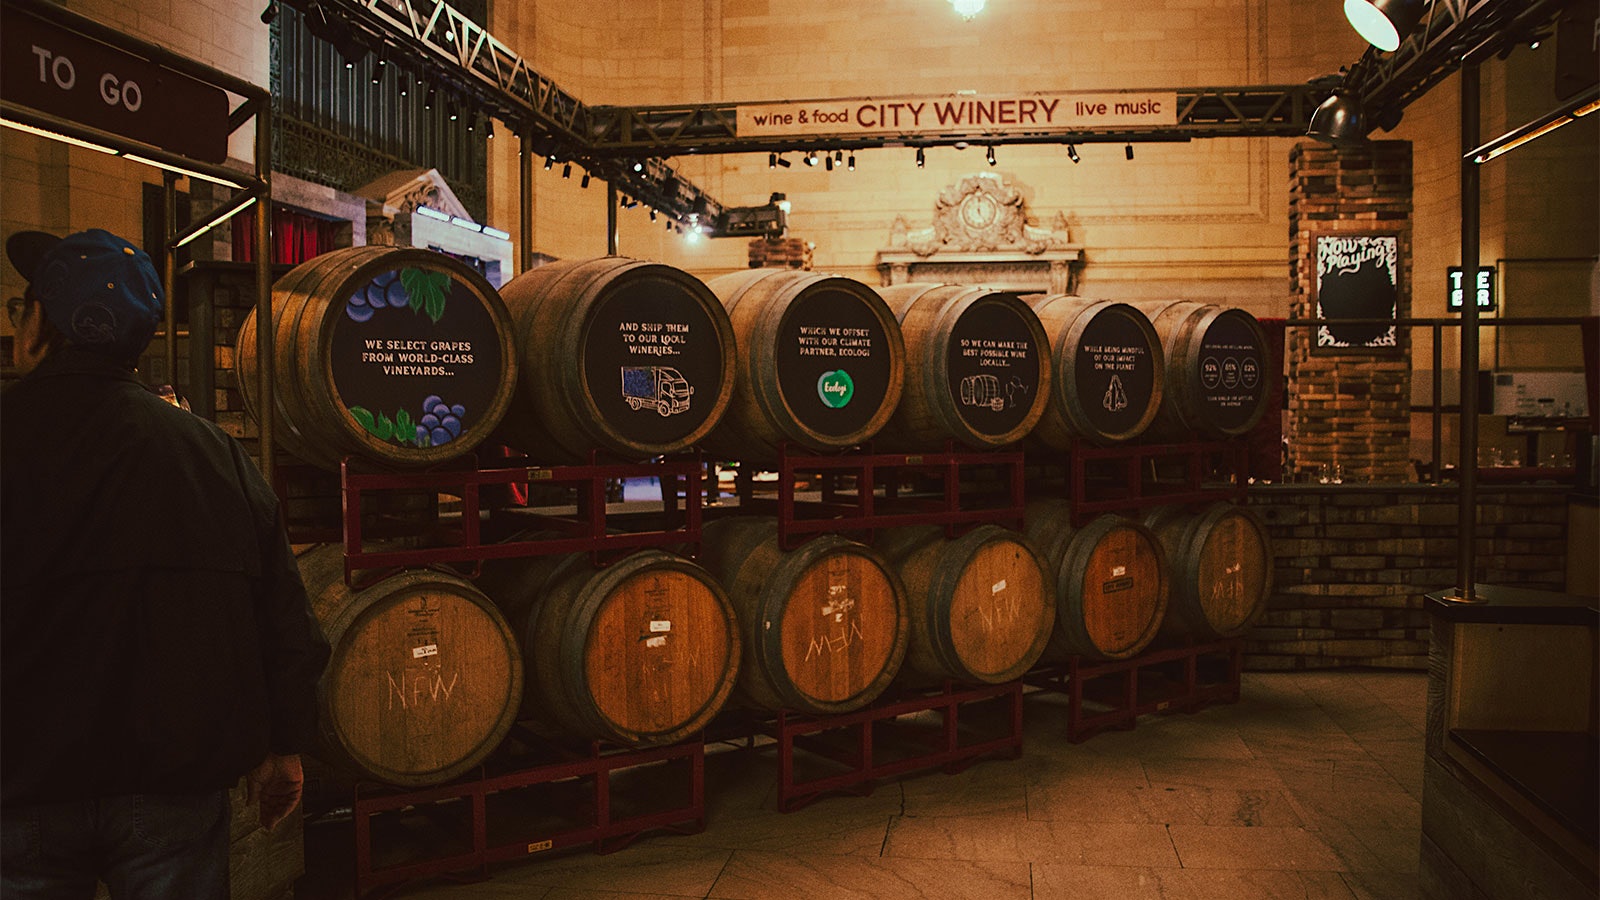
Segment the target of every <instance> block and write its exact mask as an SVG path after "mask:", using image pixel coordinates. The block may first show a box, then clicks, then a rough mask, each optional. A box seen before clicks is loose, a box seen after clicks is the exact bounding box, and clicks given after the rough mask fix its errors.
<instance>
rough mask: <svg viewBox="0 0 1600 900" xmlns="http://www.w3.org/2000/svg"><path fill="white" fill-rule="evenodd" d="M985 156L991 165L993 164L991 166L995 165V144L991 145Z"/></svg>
mask: <svg viewBox="0 0 1600 900" xmlns="http://www.w3.org/2000/svg"><path fill="white" fill-rule="evenodd" d="M983 158H984V159H987V160H988V161H989V165H991V166H992V165H994V146H993V145H990V147H989V150H988V152H987V153H985V154H984V155H983Z"/></svg>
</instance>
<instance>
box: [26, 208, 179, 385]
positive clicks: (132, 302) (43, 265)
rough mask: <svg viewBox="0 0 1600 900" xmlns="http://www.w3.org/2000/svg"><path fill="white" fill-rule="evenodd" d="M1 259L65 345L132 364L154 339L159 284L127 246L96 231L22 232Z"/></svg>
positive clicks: (145, 260) (151, 268) (151, 267)
mask: <svg viewBox="0 0 1600 900" xmlns="http://www.w3.org/2000/svg"><path fill="white" fill-rule="evenodd" d="M6 255H7V256H9V257H10V258H11V264H12V265H14V266H16V267H17V272H18V273H20V274H21V275H22V277H23V278H26V279H27V280H28V289H29V294H30V295H31V296H32V297H33V298H34V299H36V300H38V301H39V302H40V303H41V304H43V306H44V312H45V317H46V318H47V319H49V320H50V324H51V325H54V326H55V328H56V330H57V331H60V332H61V333H62V334H63V335H65V336H66V338H67V341H68V342H69V343H71V344H74V345H76V346H79V347H84V348H86V349H89V350H93V351H95V352H98V353H103V354H105V355H107V356H111V357H114V358H116V359H118V360H121V361H131V360H133V359H136V358H137V357H138V356H139V354H140V353H142V352H144V348H145V347H146V346H148V345H149V344H150V339H151V338H152V337H154V336H155V333H156V325H157V324H158V323H159V322H160V321H161V313H162V307H163V303H164V302H165V298H164V297H163V295H162V291H161V279H160V277H159V276H157V275H156V267H155V264H153V263H152V262H151V261H150V257H149V255H148V254H146V253H145V252H144V251H143V250H140V249H139V248H138V247H135V246H134V245H133V244H131V243H129V242H128V241H125V240H123V239H122V238H120V237H117V236H116V235H114V234H112V233H111V232H109V231H105V230H103V229H99V228H91V229H89V230H88V231H80V232H78V233H76V234H69V235H67V236H66V237H64V238H58V237H56V236H55V235H52V234H46V233H45V232H42V231H19V232H17V233H16V234H13V235H11V237H9V238H7V239H6Z"/></svg>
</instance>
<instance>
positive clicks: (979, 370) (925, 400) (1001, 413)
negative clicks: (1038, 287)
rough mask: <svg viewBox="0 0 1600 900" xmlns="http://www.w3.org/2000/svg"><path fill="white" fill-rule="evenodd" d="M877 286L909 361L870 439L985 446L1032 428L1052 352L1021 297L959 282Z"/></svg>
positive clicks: (896, 444)
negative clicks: (889, 409)
mask: <svg viewBox="0 0 1600 900" xmlns="http://www.w3.org/2000/svg"><path fill="white" fill-rule="evenodd" d="M878 293H879V295H880V296H882V297H883V300H884V302H885V303H886V304H888V306H889V309H891V310H893V312H894V314H895V318H896V319H897V320H898V321H899V322H900V329H901V334H902V337H903V339H904V341H905V347H906V360H907V363H906V379H905V387H904V391H903V394H902V396H901V399H900V404H899V406H898V407H896V409H895V411H894V414H893V415H892V416H891V417H890V418H889V421H888V423H887V424H886V425H885V426H884V428H883V431H882V432H880V434H879V436H878V438H877V439H876V443H877V445H878V446H880V447H882V448H885V449H893V450H910V451H916V450H937V449H941V448H942V447H943V446H944V443H945V442H946V441H952V440H953V441H956V442H957V443H960V444H964V445H966V446H969V447H974V448H977V449H993V448H995V447H1003V446H1006V445H1008V444H1013V443H1016V442H1017V441H1020V440H1021V439H1022V438H1023V437H1024V436H1026V435H1027V434H1028V433H1029V432H1030V431H1032V430H1033V428H1034V426H1035V425H1036V424H1038V422H1039V418H1040V417H1041V416H1043V415H1044V412H1045V407H1046V406H1047V405H1048V404H1049V402H1050V396H1049V385H1050V381H1051V368H1050V357H1051V354H1050V339H1049V337H1048V336H1046V334H1045V331H1044V326H1043V325H1041V324H1040V322H1039V317H1038V316H1037V315H1036V314H1035V313H1034V312H1033V310H1032V309H1031V308H1030V307H1029V306H1028V305H1027V304H1026V303H1024V302H1022V300H1020V299H1019V298H1018V297H1017V296H1016V295H1015V294H1013V293H1010V292H1006V291H995V290H991V289H989V288H979V287H968V286H965V285H934V284H902V285H893V286H891V287H885V288H879V289H878ZM983 342H987V344H986V345H983V346H980V344H982V343H983ZM1002 344H1003V345H1005V346H1001V345H1002ZM991 385H992V387H991Z"/></svg>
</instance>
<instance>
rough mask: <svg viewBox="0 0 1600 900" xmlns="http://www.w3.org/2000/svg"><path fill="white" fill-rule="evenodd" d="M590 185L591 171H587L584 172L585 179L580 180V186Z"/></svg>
mask: <svg viewBox="0 0 1600 900" xmlns="http://www.w3.org/2000/svg"><path fill="white" fill-rule="evenodd" d="M588 186H589V173H588V172H585V173H583V180H582V181H580V182H578V187H581V188H587V187H588Z"/></svg>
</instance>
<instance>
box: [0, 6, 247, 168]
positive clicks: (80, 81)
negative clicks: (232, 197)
mask: <svg viewBox="0 0 1600 900" xmlns="http://www.w3.org/2000/svg"><path fill="white" fill-rule="evenodd" d="M0 96H4V97H5V99H6V100H7V101H8V102H10V103H15V104H19V105H21V106H26V107H29V108H31V109H35V110H38V111H39V112H42V113H47V114H49V115H53V116H56V117H58V118H62V119H67V120H70V121H73V122H77V123H79V124H82V125H87V126H89V127H91V128H97V129H100V130H101V131H108V132H111V133H113V134H118V135H121V136H123V137H126V138H131V139H133V140H136V141H141V142H143V143H146V144H151V145H153V146H156V147H161V148H162V149H165V150H170V151H172V152H173V153H178V154H181V155H183V156H187V157H189V158H190V159H196V160H200V161H202V162H210V163H220V162H223V161H224V160H225V159H227V156H228V131H229V128H228V95H227V94H226V93H225V92H223V90H222V89H221V88H218V87H215V86H213V85H209V84H205V83H203V82H200V81H196V80H195V79H193V78H190V77H188V76H187V75H183V74H181V73H179V72H176V71H173V70H172V69H169V68H166V67H165V66H161V65H158V64H156V63H154V62H151V61H150V60H147V59H144V58H142V57H139V56H136V55H134V54H132V53H129V52H127V51H124V50H120V49H118V48H116V47H112V46H110V45H108V44H103V43H101V42H99V41H97V40H94V39H92V38H89V37H87V36H85V35H82V34H79V33H77V32H75V31H71V30H68V29H66V28H64V27H62V26H60V25H57V24H55V23H53V22H50V21H48V20H46V19H43V18H40V17H38V16H36V15H34V14H32V13H30V12H26V11H23V10H19V9H14V8H12V7H9V6H7V7H0Z"/></svg>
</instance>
